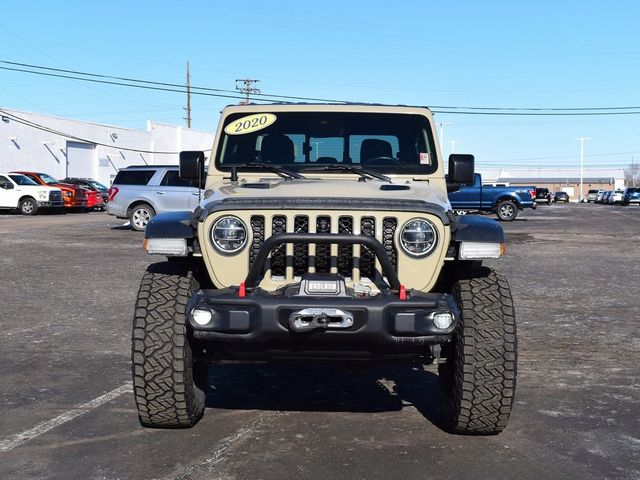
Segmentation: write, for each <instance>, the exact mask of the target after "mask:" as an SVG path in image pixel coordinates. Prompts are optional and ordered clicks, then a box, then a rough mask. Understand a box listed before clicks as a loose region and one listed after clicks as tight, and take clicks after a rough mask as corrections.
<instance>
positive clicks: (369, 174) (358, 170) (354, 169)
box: [301, 165, 391, 183]
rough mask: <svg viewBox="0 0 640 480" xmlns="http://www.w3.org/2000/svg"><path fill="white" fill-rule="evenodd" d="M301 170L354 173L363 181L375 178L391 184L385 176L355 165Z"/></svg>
mask: <svg viewBox="0 0 640 480" xmlns="http://www.w3.org/2000/svg"><path fill="white" fill-rule="evenodd" d="M301 170H303V171H305V172H312V171H314V170H315V171H318V172H330V171H332V170H333V171H338V172H339V171H342V172H351V173H355V174H356V175H360V177H361V178H363V179H365V180H367V179H369V178H377V179H378V180H384V181H385V182H389V183H391V179H390V178H389V177H387V176H386V175H383V174H381V173H378V172H374V171H373V170H369V169H365V168H362V167H358V166H355V165H326V166H324V167H307V168H302V169H301Z"/></svg>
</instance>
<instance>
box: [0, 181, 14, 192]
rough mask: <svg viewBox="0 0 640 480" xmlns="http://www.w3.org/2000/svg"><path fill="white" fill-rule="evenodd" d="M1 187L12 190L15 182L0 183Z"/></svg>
mask: <svg viewBox="0 0 640 480" xmlns="http://www.w3.org/2000/svg"><path fill="white" fill-rule="evenodd" d="M0 187H1V188H3V189H5V190H12V189H13V183H11V182H2V183H0Z"/></svg>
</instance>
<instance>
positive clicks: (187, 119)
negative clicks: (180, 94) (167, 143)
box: [185, 62, 191, 128]
mask: <svg viewBox="0 0 640 480" xmlns="http://www.w3.org/2000/svg"><path fill="white" fill-rule="evenodd" d="M185 110H186V111H187V116H186V117H185V120H186V121H187V128H191V75H190V73H189V62H187V108H185Z"/></svg>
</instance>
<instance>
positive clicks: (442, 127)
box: [439, 122, 453, 155]
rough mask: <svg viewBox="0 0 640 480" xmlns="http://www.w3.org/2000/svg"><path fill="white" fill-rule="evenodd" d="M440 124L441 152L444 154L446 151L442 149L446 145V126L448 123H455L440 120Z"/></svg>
mask: <svg viewBox="0 0 640 480" xmlns="http://www.w3.org/2000/svg"><path fill="white" fill-rule="evenodd" d="M439 125H440V152H441V153H442V155H444V151H443V150H442V148H443V145H444V127H446V126H447V125H453V123H443V122H440V124H439Z"/></svg>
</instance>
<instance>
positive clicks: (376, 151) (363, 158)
mask: <svg viewBox="0 0 640 480" xmlns="http://www.w3.org/2000/svg"><path fill="white" fill-rule="evenodd" d="M376 157H393V153H392V149H391V144H390V143H389V142H387V141H385V140H378V139H376V138H367V139H366V140H363V141H362V144H361V145H360V163H362V164H366V163H367V160H370V159H372V158H376Z"/></svg>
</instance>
